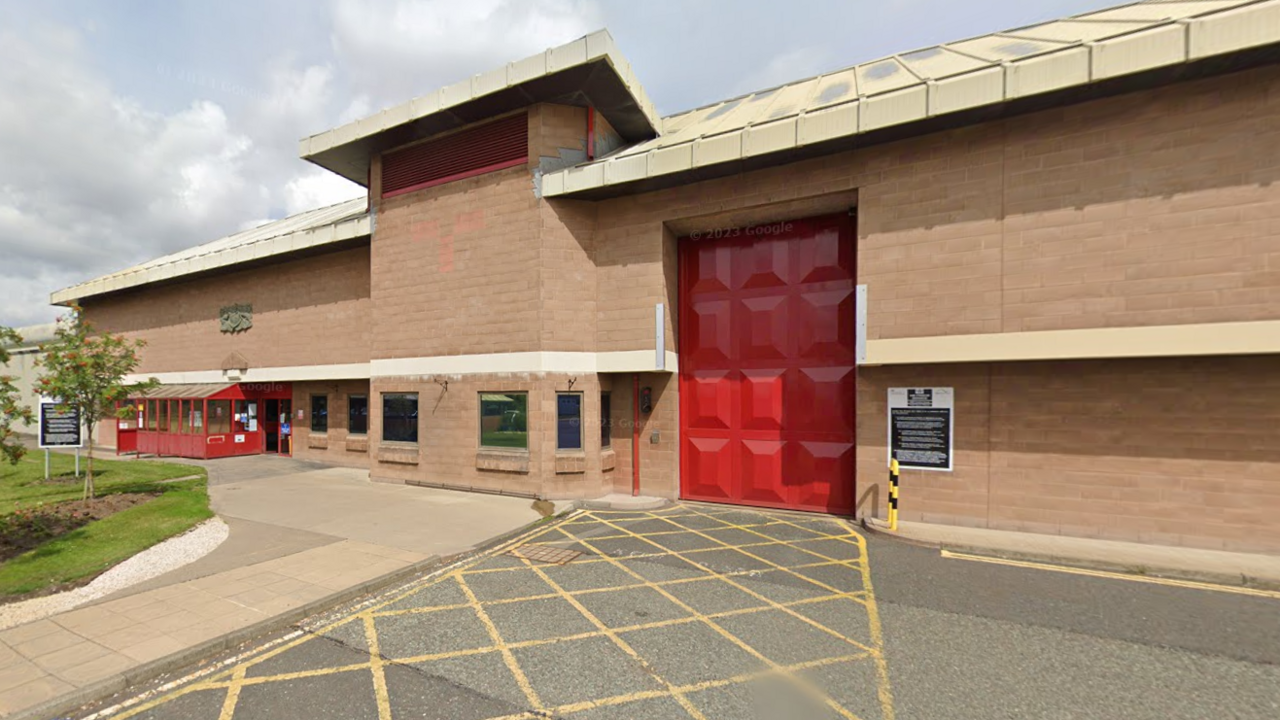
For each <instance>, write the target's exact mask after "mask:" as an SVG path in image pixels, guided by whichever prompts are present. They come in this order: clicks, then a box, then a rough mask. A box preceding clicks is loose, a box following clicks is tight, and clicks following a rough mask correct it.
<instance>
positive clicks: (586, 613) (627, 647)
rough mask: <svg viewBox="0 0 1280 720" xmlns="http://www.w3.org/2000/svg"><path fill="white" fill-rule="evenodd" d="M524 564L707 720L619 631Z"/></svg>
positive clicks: (682, 703)
mask: <svg viewBox="0 0 1280 720" xmlns="http://www.w3.org/2000/svg"><path fill="white" fill-rule="evenodd" d="M524 562H525V564H526V565H528V566H529V567H530V568H532V569H533V571H534V572H535V573H537V574H538V576H539V577H541V578H542V581H543V582H545V583H547V584H548V585H550V586H551V587H552V588H553V589H554V590H555V591H556V592H558V593H559V594H560V596H561V597H563V598H564V599H565V600H567V601H568V602H569V604H570V605H573V607H574V609H576V610H577V611H578V612H580V613H582V616H583V617H585V618H586V619H587V621H588V622H590V623H591V624H592V625H595V626H596V627H597V628H599V629H600V631H601V633H603V634H604V635H605V636H606V637H608V638H609V639H610V640H611V641H613V644H614V645H617V646H618V649H619V650H622V651H623V652H624V653H626V654H627V655H630V656H631V658H632V659H633V660H635V661H636V662H638V663H640V666H641V667H643V668H644V669H645V671H646V672H648V673H649V675H650V676H651V677H653V679H654V680H656V681H658V682H659V683H660V684H662V685H663V686H665V687H666V688H667V690H668V692H670V693H671V697H672V698H673V699H674V700H675V701H676V702H678V703H680V706H681V707H683V708H684V709H685V712H687V713H689V715H690V716H692V717H694V718H697V719H698V720H707V717H706V716H705V715H703V714H702V711H700V710H698V708H696V707H694V706H693V703H691V702H689V701H688V699H686V698H685V697H684V696H683V695H681V694H680V693H677V692H676V691H675V686H673V685H672V684H671V683H670V682H668V681H667V680H666V679H665V678H663V677H662V676H661V675H659V674H658V671H657V670H656V669H654V667H653V666H652V665H650V664H649V663H648V662H647V661H646V660H645V659H644V658H642V657H640V653H638V652H636V651H635V648H633V647H631V645H630V644H629V643H627V641H625V640H623V639H622V638H620V637H618V633H617V631H615V630H613V629H612V628H610V627H609V626H608V625H606V624H605V623H604V621H602V620H601V619H600V618H598V617H596V615H595V613H593V612H591V611H590V610H588V609H587V608H586V607H585V606H584V605H583V604H582V603H581V602H579V601H578V599H577V598H575V597H573V596H572V595H570V594H569V593H567V592H565V591H564V588H562V587H560V585H559V584H558V583H556V582H555V581H554V580H552V579H551V578H550V577H548V576H547V574H546V573H545V572H543V570H542V568H540V567H537V566H536V565H534V564H533V563H532V562H530V561H529V560H525V561H524Z"/></svg>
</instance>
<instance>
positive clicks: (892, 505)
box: [889, 458, 898, 532]
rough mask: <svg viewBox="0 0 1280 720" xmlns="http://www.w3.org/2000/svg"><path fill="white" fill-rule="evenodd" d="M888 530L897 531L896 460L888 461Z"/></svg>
mask: <svg viewBox="0 0 1280 720" xmlns="http://www.w3.org/2000/svg"><path fill="white" fill-rule="evenodd" d="M889 529H890V530H893V531H894V532H897V530H898V459H897V458H894V459H892V460H890V461H889Z"/></svg>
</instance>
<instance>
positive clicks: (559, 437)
mask: <svg viewBox="0 0 1280 720" xmlns="http://www.w3.org/2000/svg"><path fill="white" fill-rule="evenodd" d="M568 398H572V399H574V400H575V401H576V402H577V406H578V408H577V416H576V420H577V423H576V425H577V440H576V442H577V444H576V445H565V440H566V439H567V438H568V436H567V435H566V434H565V431H566V428H571V427H573V426H574V424H575V423H574V420H575V417H574V416H568V417H561V411H562V410H564V409H565V406H564V405H563V404H562V403H561V400H562V399H568ZM582 405H583V400H582V393H580V392H558V393H556V452H571V453H577V452H582V451H583V449H584V448H583V446H584V445H585V444H586V443H585V441H584V438H583V437H582V436H583V432H582ZM570 432H572V431H570Z"/></svg>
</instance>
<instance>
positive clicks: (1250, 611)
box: [75, 505, 1280, 720]
mask: <svg viewBox="0 0 1280 720" xmlns="http://www.w3.org/2000/svg"><path fill="white" fill-rule="evenodd" d="M531 545H532V546H537V545H542V546H548V547H552V548H557V549H561V550H575V551H580V552H582V553H583V554H582V555H581V556H578V557H576V558H572V559H569V558H565V557H560V558H557V560H558V561H567V562H564V564H556V563H547V562H541V561H537V560H533V559H531V558H532V557H533V556H534V555H535V554H536V552H537V548H536V547H532V546H531ZM1250 592H1256V591H1249V590H1247V589H1245V588H1225V589H1215V588H1208V589H1205V588H1192V587H1186V586H1175V585H1169V584H1160V583H1159V581H1158V580H1154V579H1153V580H1143V579H1137V580H1119V579H1115V578H1111V577H1104V576H1100V575H1094V576H1085V575H1078V574H1070V573H1061V572H1050V571H1045V570H1041V569H1033V568H1029V567H1022V566H1009V565H1003V564H998V563H987V562H981V561H964V560H957V559H951V558H948V557H946V556H944V555H942V554H941V553H940V552H939V551H938V550H937V549H936V548H928V547H922V546H919V545H915V544H910V543H904V542H899V541H897V540H893V539H888V538H886V537H884V536H883V535H880V534H869V535H865V536H864V535H863V534H861V533H857V532H854V531H853V529H852V528H850V527H849V526H848V525H845V524H843V523H841V522H839V521H836V520H833V519H830V518H822V517H815V516H803V515H799V514H794V513H777V512H758V511H754V510H746V509H733V508H727V507H707V506H701V505H678V506H675V507H672V508H667V509H662V510H655V511H649V512H607V511H588V512H584V513H581V514H578V515H576V516H574V517H572V518H571V519H569V520H568V521H561V522H559V523H554V524H550V525H546V526H541V527H538V528H536V529H534V530H532V531H530V532H528V533H526V534H525V535H524V536H522V537H520V538H518V539H516V540H514V541H512V543H510V544H509V545H507V546H502V547H498V548H495V549H493V550H491V551H490V552H487V553H485V554H482V555H481V556H479V557H476V558H473V559H470V560H468V561H466V562H464V563H460V564H458V565H456V566H453V567H450V568H448V569H446V570H444V571H442V572H440V573H437V574H435V575H433V576H429V577H425V578H422V579H421V580H419V581H417V582H414V583H412V584H410V585H407V586H403V587H400V588H397V589H395V590H393V591H388V592H386V593H384V594H382V595H380V596H379V597H377V598H375V599H373V600H371V601H368V602H363V603H360V604H359V605H355V606H351V607H347V608H342V609H339V610H337V611H335V612H332V613H327V614H324V615H321V616H318V617H314V618H310V619H308V620H307V621H306V622H304V623H302V624H301V625H300V628H299V630H298V631H296V632H293V633H290V634H288V635H283V636H278V637H273V638H269V639H265V640H264V641H263V642H261V643H259V644H256V645H254V646H251V647H246V648H242V649H239V650H237V651H236V653H235V654H233V655H224V656H218V657H210V658H208V662H206V663H205V664H203V665H202V666H201V667H200V668H199V669H196V671H195V672H194V673H193V674H190V675H187V676H184V677H182V678H178V679H176V680H175V681H173V683H172V684H170V685H168V686H166V687H159V686H157V687H152V688H146V689H141V690H140V691H139V692H136V693H132V694H129V695H127V696H122V697H117V698H114V699H112V700H110V701H108V702H107V703H105V704H104V705H102V706H98V707H93V708H86V709H84V710H83V711H81V713H80V714H77V715H75V717H77V718H86V717H87V716H88V715H90V714H94V713H97V715H96V718H97V720H108V718H109V719H110V720H127V719H129V718H137V719H138V720H216V719H221V720H227V719H228V718H232V719H234V720H259V719H267V718H285V717H304V718H308V719H310V720H322V719H324V718H335V719H337V718H341V719H342V720H359V719H362V718H368V719H369V720H373V719H374V718H387V717H392V718H399V717H416V718H441V719H444V718H448V719H450V720H480V719H481V718H486V719H491V720H492V719H501V720H520V719H526V720H534V719H535V718H547V717H556V718H573V719H574V720H608V719H612V718H618V719H628V720H629V719H631V718H645V719H646V720H649V719H653V720H665V719H667V718H697V719H700V720H718V719H719V718H734V719H735V720H738V719H742V720H750V719H752V718H756V719H758V720H781V719H782V718H786V719H787V720H827V719H832V720H834V719H837V718H858V719H861V720H873V719H879V720H890V719H891V718H892V719H894V720H915V719H920V720H933V719H935V718H1125V719H1126V720H1200V719H1201V718H1207V717H1230V718H1242V719H1248V720H1274V719H1275V718H1277V717H1280V623H1277V622H1276V617H1277V612H1278V611H1280V598H1277V597H1265V596H1263V595H1261V594H1249V593H1250Z"/></svg>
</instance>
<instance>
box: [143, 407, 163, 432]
mask: <svg viewBox="0 0 1280 720" xmlns="http://www.w3.org/2000/svg"><path fill="white" fill-rule="evenodd" d="M143 416H144V417H143V418H142V420H143V422H145V423H146V424H147V430H150V431H151V432H155V431H156V430H158V429H159V427H160V426H159V425H158V424H157V423H158V420H157V419H156V401H155V400H148V401H147V410H146V412H144V413H143Z"/></svg>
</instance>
